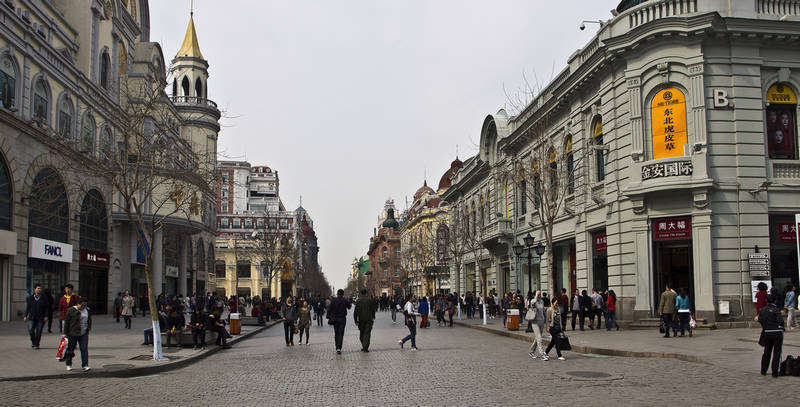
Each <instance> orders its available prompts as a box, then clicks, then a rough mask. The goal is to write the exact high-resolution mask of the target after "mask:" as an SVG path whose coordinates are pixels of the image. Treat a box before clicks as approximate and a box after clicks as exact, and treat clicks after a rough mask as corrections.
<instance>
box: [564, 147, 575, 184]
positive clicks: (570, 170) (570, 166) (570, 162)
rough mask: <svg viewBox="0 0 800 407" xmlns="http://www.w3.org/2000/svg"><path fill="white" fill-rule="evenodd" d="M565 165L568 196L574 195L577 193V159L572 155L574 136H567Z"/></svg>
mask: <svg viewBox="0 0 800 407" xmlns="http://www.w3.org/2000/svg"><path fill="white" fill-rule="evenodd" d="M564 163H565V164H566V166H567V169H566V175H567V194H568V195H572V193H573V192H575V173H574V172H575V171H574V170H575V159H574V157H573V155H572V136H567V139H566V141H564Z"/></svg>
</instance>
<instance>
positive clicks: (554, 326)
mask: <svg viewBox="0 0 800 407" xmlns="http://www.w3.org/2000/svg"><path fill="white" fill-rule="evenodd" d="M584 292H585V291H584ZM545 323H546V325H547V332H549V333H550V343H549V344H548V345H547V348H546V349H545V350H544V356H542V360H545V361H546V360H550V357H549V356H548V354H549V353H550V350H551V349H553V348H556V355H558V360H566V358H564V355H562V354H561V349H559V343H558V342H559V336H560V335H561V333H562V332H563V327H562V326H561V315H559V309H558V298H553V301H552V303H551V304H550V308H548V309H547V316H546V322H545Z"/></svg>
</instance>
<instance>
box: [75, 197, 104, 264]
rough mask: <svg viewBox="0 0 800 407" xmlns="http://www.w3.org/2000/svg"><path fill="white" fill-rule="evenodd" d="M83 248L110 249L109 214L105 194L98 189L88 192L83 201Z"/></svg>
mask: <svg viewBox="0 0 800 407" xmlns="http://www.w3.org/2000/svg"><path fill="white" fill-rule="evenodd" d="M80 219H81V227H80V247H81V249H88V250H95V251H98V252H107V251H108V216H107V213H106V203H105V200H104V199H103V195H102V194H101V193H100V192H99V191H98V190H96V189H92V190H90V191H89V192H88V193H86V196H85V197H84V198H83V203H81V214H80Z"/></svg>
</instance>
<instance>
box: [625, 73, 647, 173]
mask: <svg viewBox="0 0 800 407" xmlns="http://www.w3.org/2000/svg"><path fill="white" fill-rule="evenodd" d="M641 83H642V81H641V79H639V78H638V77H635V78H628V80H627V85H628V103H629V104H630V105H629V107H630V112H631V157H632V158H633V161H642V160H643V157H644V141H645V140H644V135H643V133H644V128H643V126H642V96H641V93H642V91H641Z"/></svg>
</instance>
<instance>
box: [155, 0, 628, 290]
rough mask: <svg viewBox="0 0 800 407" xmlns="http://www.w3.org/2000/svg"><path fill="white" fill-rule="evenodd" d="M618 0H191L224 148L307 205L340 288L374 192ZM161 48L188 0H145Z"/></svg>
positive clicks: (416, 172)
mask: <svg viewBox="0 0 800 407" xmlns="http://www.w3.org/2000/svg"><path fill="white" fill-rule="evenodd" d="M617 3H618V1H616V0H569V1H553V2H550V1H548V2H545V1H542V0H535V1H532V0H524V1H522V0H521V1H492V2H489V1H472V0H453V1H445V0H435V1H433V0H430V1H389V0H386V1H383V0H358V1H356V0H348V1H345V0H339V1H330V0H318V1H306V0H297V1H291V0H285V1H254V0H253V1H244V0H226V1H218V0H195V26H196V28H197V35H198V39H199V42H200V49H201V50H202V52H203V56H204V57H205V58H206V59H207V60H208V62H209V64H210V66H211V67H210V69H209V71H210V74H211V78H210V79H209V84H208V95H209V98H210V99H212V100H214V101H216V102H217V104H218V105H219V106H220V108H221V109H223V110H225V111H226V116H227V118H226V119H225V120H224V122H223V129H222V131H221V132H220V137H219V146H220V151H221V152H222V153H223V154H224V155H225V159H242V160H245V159H246V160H247V161H249V162H250V163H251V164H252V165H268V166H270V167H272V168H273V169H275V170H277V171H278V172H279V176H280V180H281V198H282V199H283V202H284V203H285V204H286V206H287V208H289V209H294V208H296V207H297V205H298V203H299V200H300V196H301V195H302V197H303V207H305V208H306V210H308V211H309V213H310V215H311V216H312V218H313V219H314V222H315V229H316V232H317V236H318V237H319V245H320V248H321V249H320V263H321V265H322V268H323V271H324V272H325V275H326V276H327V277H328V280H329V281H330V282H331V284H332V285H334V286H335V287H336V288H342V287H344V285H345V283H346V281H347V275H348V274H349V273H350V270H351V268H350V264H351V261H352V259H353V257H357V256H360V255H364V254H365V253H366V250H367V248H368V246H369V237H370V236H371V234H372V228H373V227H375V224H376V221H377V216H378V214H379V213H380V211H381V210H382V208H383V203H384V201H385V200H386V198H387V197H392V198H394V199H395V200H396V201H397V204H398V208H399V209H403V207H404V206H405V199H406V197H407V196H408V197H410V196H411V195H413V194H414V191H416V190H417V188H419V187H420V186H421V185H422V182H423V179H424V176H425V174H426V172H427V179H428V184H430V185H431V186H433V188H434V189H435V188H436V186H437V185H438V182H439V178H440V177H441V175H442V174H443V173H444V171H446V169H447V168H449V165H450V162H451V161H452V160H453V159H454V158H455V156H456V146H458V151H459V156H460V157H461V158H462V159H464V158H465V157H468V156H471V155H473V154H475V153H476V152H477V146H476V144H477V143H478V140H479V138H480V127H481V124H482V123H483V119H484V118H485V117H486V115H487V114H491V113H494V112H496V111H497V110H498V109H499V108H502V107H504V106H505V105H507V104H508V101H507V98H506V94H505V92H504V91H503V86H505V87H506V89H507V90H508V91H509V92H510V91H513V90H514V89H518V88H519V87H520V86H521V85H522V83H523V79H522V75H523V71H525V72H526V75H527V77H528V78H529V80H530V81H531V82H533V81H534V79H533V77H534V75H535V77H536V78H538V80H539V82H540V83H541V84H542V85H544V84H546V82H548V81H549V79H550V78H551V77H552V76H553V72H554V71H555V72H556V73H557V72H559V71H560V70H561V69H563V68H564V67H565V66H566V61H567V58H568V57H569V55H570V54H572V53H573V52H574V51H575V50H577V49H578V48H581V47H583V46H584V45H585V44H586V43H587V42H588V41H589V40H590V39H591V37H592V36H593V35H594V34H595V33H596V31H597V28H598V27H597V25H589V26H588V28H587V29H586V30H585V31H580V30H579V29H578V26H579V25H580V23H581V20H584V19H585V20H597V19H604V20H605V19H608V18H610V13H609V10H611V9H612V8H614V7H616V5H617ZM150 20H151V40H153V41H158V42H160V43H161V45H162V47H163V50H164V53H165V56H166V58H167V59H168V61H167V64H169V59H171V58H172V57H173V56H174V55H175V53H176V52H177V50H178V48H179V47H180V45H181V42H182V41H183V36H184V33H185V31H186V26H187V23H188V20H189V0H156V1H151V2H150Z"/></svg>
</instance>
